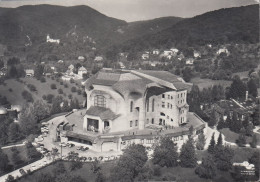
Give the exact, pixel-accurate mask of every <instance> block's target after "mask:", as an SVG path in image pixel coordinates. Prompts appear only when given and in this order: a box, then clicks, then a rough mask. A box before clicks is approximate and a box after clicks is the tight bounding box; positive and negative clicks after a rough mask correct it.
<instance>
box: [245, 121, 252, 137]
mask: <svg viewBox="0 0 260 182" xmlns="http://www.w3.org/2000/svg"><path fill="white" fill-rule="evenodd" d="M253 129H254V125H253V124H252V123H251V122H250V123H249V124H248V125H247V126H246V131H245V133H246V136H252V135H253Z"/></svg>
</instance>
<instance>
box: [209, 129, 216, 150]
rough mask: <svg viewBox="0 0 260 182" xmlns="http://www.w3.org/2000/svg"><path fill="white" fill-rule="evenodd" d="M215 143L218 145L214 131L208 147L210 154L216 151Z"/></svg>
mask: <svg viewBox="0 0 260 182" xmlns="http://www.w3.org/2000/svg"><path fill="white" fill-rule="evenodd" d="M215 145H216V142H215V133H213V134H212V136H211V140H210V144H209V147H208V152H209V153H210V154H214V152H215Z"/></svg>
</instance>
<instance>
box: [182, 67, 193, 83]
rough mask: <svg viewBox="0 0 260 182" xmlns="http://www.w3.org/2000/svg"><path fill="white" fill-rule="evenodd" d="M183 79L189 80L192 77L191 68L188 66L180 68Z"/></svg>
mask: <svg viewBox="0 0 260 182" xmlns="http://www.w3.org/2000/svg"><path fill="white" fill-rule="evenodd" d="M182 75H183V79H184V80H185V81H186V82H189V81H190V80H191V78H192V76H193V75H192V70H191V68H190V67H185V68H184V70H182Z"/></svg>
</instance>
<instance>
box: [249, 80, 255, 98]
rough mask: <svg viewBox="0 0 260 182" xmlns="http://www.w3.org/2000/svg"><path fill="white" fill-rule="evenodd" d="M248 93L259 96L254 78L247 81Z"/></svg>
mask: <svg viewBox="0 0 260 182" xmlns="http://www.w3.org/2000/svg"><path fill="white" fill-rule="evenodd" d="M247 88H248V93H249V94H250V95H252V96H253V97H256V96H257V84H256V82H255V80H254V79H250V80H249V81H248V82H247Z"/></svg>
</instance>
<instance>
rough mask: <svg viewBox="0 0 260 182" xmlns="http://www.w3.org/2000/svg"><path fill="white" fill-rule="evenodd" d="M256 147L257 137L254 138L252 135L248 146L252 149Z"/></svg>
mask: <svg viewBox="0 0 260 182" xmlns="http://www.w3.org/2000/svg"><path fill="white" fill-rule="evenodd" d="M256 145H257V137H256V135H253V137H252V141H251V142H250V146H251V147H252V148H256Z"/></svg>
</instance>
